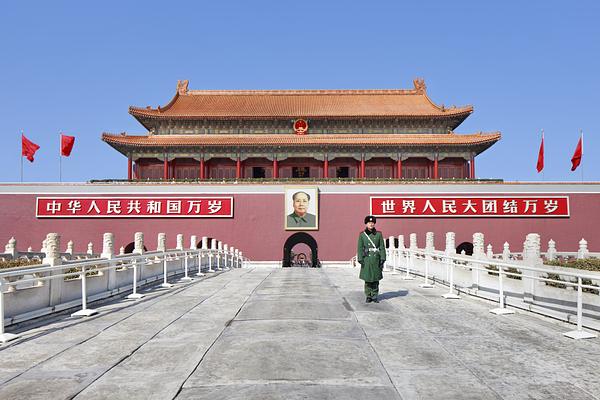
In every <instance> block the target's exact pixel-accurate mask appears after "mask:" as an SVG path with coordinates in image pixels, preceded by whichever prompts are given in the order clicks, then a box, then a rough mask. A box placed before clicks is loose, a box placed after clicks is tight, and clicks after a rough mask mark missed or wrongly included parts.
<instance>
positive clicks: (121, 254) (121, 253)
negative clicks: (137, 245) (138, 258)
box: [119, 246, 125, 256]
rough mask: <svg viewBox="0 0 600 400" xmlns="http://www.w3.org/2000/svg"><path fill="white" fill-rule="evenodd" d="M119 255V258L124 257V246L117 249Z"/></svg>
mask: <svg viewBox="0 0 600 400" xmlns="http://www.w3.org/2000/svg"><path fill="white" fill-rule="evenodd" d="M119 255H120V256H124V255H125V247H124V246H121V247H119Z"/></svg>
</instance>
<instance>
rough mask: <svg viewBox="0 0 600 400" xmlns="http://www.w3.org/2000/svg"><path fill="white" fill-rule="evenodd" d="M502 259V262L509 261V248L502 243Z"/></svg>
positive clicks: (505, 243) (506, 244)
mask: <svg viewBox="0 0 600 400" xmlns="http://www.w3.org/2000/svg"><path fill="white" fill-rule="evenodd" d="M502 259H503V260H504V261H508V260H510V246H509V244H508V242H504V247H503V248H502Z"/></svg>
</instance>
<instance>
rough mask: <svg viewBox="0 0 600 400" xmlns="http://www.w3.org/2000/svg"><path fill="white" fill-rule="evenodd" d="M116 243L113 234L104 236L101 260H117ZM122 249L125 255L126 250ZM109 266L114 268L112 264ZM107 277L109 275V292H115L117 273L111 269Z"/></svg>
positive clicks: (107, 233)
mask: <svg viewBox="0 0 600 400" xmlns="http://www.w3.org/2000/svg"><path fill="white" fill-rule="evenodd" d="M114 243H115V235H114V234H113V233H111V232H106V233H105V234H104V235H103V236H102V253H101V254H100V257H101V258H107V259H109V260H112V259H113V258H115V247H114ZM121 249H123V253H125V249H124V248H123V247H121ZM109 265H111V266H112V265H114V264H113V263H112V262H109ZM107 275H108V282H107V285H108V286H107V288H108V290H113V289H115V288H116V287H117V271H116V270H115V269H114V268H110V269H109V270H107Z"/></svg>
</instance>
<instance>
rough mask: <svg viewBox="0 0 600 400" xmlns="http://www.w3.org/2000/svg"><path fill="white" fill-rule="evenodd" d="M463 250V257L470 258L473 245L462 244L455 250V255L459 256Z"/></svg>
mask: <svg viewBox="0 0 600 400" xmlns="http://www.w3.org/2000/svg"><path fill="white" fill-rule="evenodd" d="M463 250H464V251H465V255H467V256H472V255H473V243H471V242H462V243H461V244H459V245H458V247H457V248H456V254H461V253H462V252H463Z"/></svg>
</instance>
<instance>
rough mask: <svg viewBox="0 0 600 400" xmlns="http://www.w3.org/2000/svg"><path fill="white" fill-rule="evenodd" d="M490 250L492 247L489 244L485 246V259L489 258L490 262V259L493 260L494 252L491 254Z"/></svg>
mask: <svg viewBox="0 0 600 400" xmlns="http://www.w3.org/2000/svg"><path fill="white" fill-rule="evenodd" d="M492 249H493V248H492V245H491V244H488V245H487V253H486V255H487V258H489V259H490V260H491V259H492V258H494V252H493V250H492Z"/></svg>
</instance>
